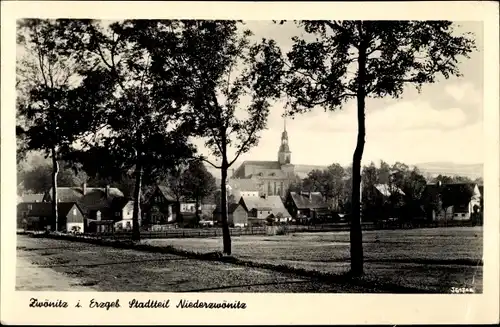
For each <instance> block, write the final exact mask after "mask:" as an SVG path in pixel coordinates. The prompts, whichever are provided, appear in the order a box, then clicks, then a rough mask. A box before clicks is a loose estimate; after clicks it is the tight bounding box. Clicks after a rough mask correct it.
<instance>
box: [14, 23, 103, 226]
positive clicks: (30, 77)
mask: <svg viewBox="0 0 500 327" xmlns="http://www.w3.org/2000/svg"><path fill="white" fill-rule="evenodd" d="M17 31H18V34H17V41H18V45H20V46H22V47H23V51H22V52H21V55H20V56H18V62H17V67H16V68H17V82H16V85H17V91H18V97H17V118H18V125H17V128H16V132H17V135H18V137H19V138H20V139H21V140H22V142H23V144H22V146H21V149H19V147H18V150H21V151H18V155H19V154H22V153H23V152H24V151H29V150H40V151H43V153H44V154H45V156H46V157H50V158H51V159H52V186H53V187H52V212H53V215H54V218H55V229H56V230H57V227H58V212H57V181H58V173H59V170H60V168H59V160H62V159H64V156H65V155H66V154H67V153H69V152H71V150H72V148H73V146H74V144H75V142H77V141H78V140H79V139H80V138H82V137H84V136H85V135H86V134H87V133H88V131H89V130H91V129H92V126H94V125H95V124H97V122H96V120H95V118H96V117H98V115H95V112H96V111H98V110H102V108H101V107H100V106H99V105H100V101H99V99H100V97H101V96H102V95H103V94H105V93H107V92H108V84H107V83H106V80H103V81H101V83H92V79H93V77H94V75H93V74H89V75H88V76H82V75H81V74H80V72H81V70H82V69H84V68H85V66H84V64H85V61H83V60H82V58H81V56H80V55H79V54H77V53H75V52H68V51H67V50H66V49H65V44H64V42H63V41H62V40H63V39H62V38H61V36H63V35H64V34H65V32H66V29H65V22H64V21H62V20H48V19H24V20H20V21H19V22H18V29H17ZM89 94H92V95H93V97H92V98H88V95H89ZM21 157H22V155H21ZM18 159H19V157H18Z"/></svg>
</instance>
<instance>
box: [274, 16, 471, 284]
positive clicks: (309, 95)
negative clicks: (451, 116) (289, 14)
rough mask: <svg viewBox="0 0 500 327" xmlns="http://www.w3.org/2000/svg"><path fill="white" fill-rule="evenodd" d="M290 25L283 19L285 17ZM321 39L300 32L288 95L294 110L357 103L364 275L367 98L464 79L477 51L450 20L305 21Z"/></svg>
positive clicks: (355, 227)
mask: <svg viewBox="0 0 500 327" xmlns="http://www.w3.org/2000/svg"><path fill="white" fill-rule="evenodd" d="M282 23H283V22H282ZM297 24H298V25H299V26H301V27H303V28H304V31H305V32H306V33H307V34H310V35H313V36H315V38H314V40H313V41H306V40H304V39H300V38H299V37H294V38H293V41H294V44H293V47H292V49H291V50H290V52H288V54H287V58H288V63H287V68H288V69H287V72H286V82H285V87H284V89H285V92H286V93H287V95H288V99H289V100H288V109H289V110H288V113H289V114H291V115H294V114H297V113H301V112H304V111H308V110H311V109H312V108H314V107H316V106H320V107H322V108H324V109H325V110H336V109H341V108H342V105H343V104H344V103H345V102H346V101H348V100H349V99H355V100H356V103H357V120H358V136H357V144H356V148H355V150H354V153H353V192H352V204H353V211H352V212H353V219H352V222H351V231H350V236H351V237H350V241H351V274H352V275H354V276H359V275H362V274H363V247H362V231H361V221H360V197H359V192H360V190H359V189H360V187H359V185H360V182H361V159H362V157H363V151H364V145H365V136H366V132H365V130H366V128H365V103H366V98H369V97H375V98H380V97H386V96H390V97H393V98H398V97H400V96H401V95H402V93H403V90H404V86H405V85H406V84H409V85H413V86H415V87H416V88H417V89H418V90H419V91H420V90H421V87H422V85H423V84H426V83H433V82H435V81H436V78H437V76H438V75H442V76H444V78H449V77H450V76H460V72H459V69H458V66H457V65H458V59H459V57H468V54H469V53H470V52H471V51H473V49H474V48H475V45H474V41H473V39H472V37H471V36H470V35H456V33H454V31H453V24H452V23H451V22H448V21H321V20H316V21H300V22H297Z"/></svg>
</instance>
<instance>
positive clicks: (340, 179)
mask: <svg viewBox="0 0 500 327" xmlns="http://www.w3.org/2000/svg"><path fill="white" fill-rule="evenodd" d="M438 182H441V183H442V184H443V185H446V184H452V183H477V184H479V185H482V183H483V180H482V178H477V179H475V180H473V179H470V178H469V177H465V176H446V175H438V176H434V177H431V176H424V174H422V172H420V170H419V169H418V168H417V167H410V166H409V165H406V164H404V163H401V162H396V163H394V164H393V165H389V164H388V163H387V162H385V161H383V160H382V161H380V163H379V164H378V165H376V164H375V163H374V162H371V163H370V164H369V165H365V166H363V167H362V176H361V188H362V210H363V214H364V219H365V220H378V219H383V218H384V217H389V216H397V217H401V218H403V217H415V216H417V215H423V214H424V212H422V210H423V207H425V206H426V205H427V203H426V201H427V199H425V198H424V190H425V187H426V185H427V184H428V183H438ZM289 191H292V192H300V191H303V192H321V194H322V195H323V197H324V198H325V200H326V201H327V203H328V204H329V206H330V207H331V209H332V210H334V211H337V212H341V213H350V212H351V209H352V207H351V196H352V166H349V167H343V166H341V165H340V164H337V163H334V164H332V165H330V166H328V167H327V168H326V169H325V170H313V171H311V172H310V173H309V174H308V176H307V177H306V178H305V179H303V180H302V181H299V182H296V183H293V184H291V185H290V188H289ZM435 206H436V208H435V209H437V210H439V209H441V207H439V206H438V205H437V204H436V205H435Z"/></svg>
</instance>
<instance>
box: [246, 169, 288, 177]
mask: <svg viewBox="0 0 500 327" xmlns="http://www.w3.org/2000/svg"><path fill="white" fill-rule="evenodd" d="M248 177H249V178H266V179H268V178H270V179H273V178H278V179H282V178H286V177H287V175H286V173H285V172H284V171H283V170H281V169H266V171H261V172H258V173H255V174H251V175H249V176H248Z"/></svg>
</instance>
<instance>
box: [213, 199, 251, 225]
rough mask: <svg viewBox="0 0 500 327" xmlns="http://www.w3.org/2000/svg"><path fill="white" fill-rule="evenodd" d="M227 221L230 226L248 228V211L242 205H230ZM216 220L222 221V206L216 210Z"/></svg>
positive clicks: (214, 213)
mask: <svg viewBox="0 0 500 327" xmlns="http://www.w3.org/2000/svg"><path fill="white" fill-rule="evenodd" d="M227 209H228V210H227V220H228V224H229V226H234V227H246V226H248V211H247V210H246V208H245V207H244V206H243V205H241V204H240V203H230V204H228V208H227ZM213 215H214V220H215V221H217V222H221V221H222V211H221V207H220V205H218V206H217V208H215V210H214V212H213Z"/></svg>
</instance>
